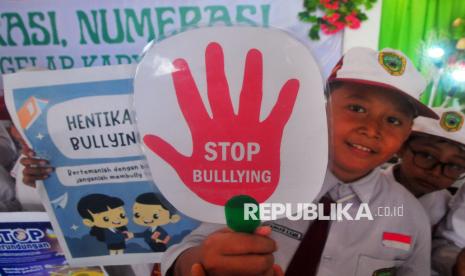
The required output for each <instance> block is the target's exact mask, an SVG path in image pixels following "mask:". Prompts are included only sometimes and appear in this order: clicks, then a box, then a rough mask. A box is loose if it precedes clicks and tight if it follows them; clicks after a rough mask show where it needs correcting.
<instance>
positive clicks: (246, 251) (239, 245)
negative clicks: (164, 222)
mask: <svg viewBox="0 0 465 276" xmlns="http://www.w3.org/2000/svg"><path fill="white" fill-rule="evenodd" d="M270 232H271V229H270V228H269V227H259V228H258V229H257V231H256V232H255V234H246V233H237V232H233V231H231V230H230V229H226V228H224V229H221V230H219V231H217V232H214V233H212V234H210V235H209V236H208V237H207V238H206V239H205V240H204V241H203V242H202V244H201V245H199V246H196V247H192V248H190V249H187V250H186V251H184V252H183V253H182V254H181V255H180V256H179V257H178V258H177V260H176V262H175V263H174V265H173V267H172V269H173V272H174V273H173V274H174V275H176V276H178V275H190V274H191V269H192V266H193V265H194V264H201V265H202V267H203V269H204V270H205V272H206V274H207V275H273V274H274V270H275V268H274V257H273V252H274V251H276V243H275V241H274V240H272V239H271V238H269V237H268V235H269V234H270Z"/></svg>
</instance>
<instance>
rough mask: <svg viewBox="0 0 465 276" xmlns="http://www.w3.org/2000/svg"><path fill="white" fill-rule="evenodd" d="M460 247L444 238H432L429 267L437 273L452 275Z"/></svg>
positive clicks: (446, 275)
mask: <svg viewBox="0 0 465 276" xmlns="http://www.w3.org/2000/svg"><path fill="white" fill-rule="evenodd" d="M459 253H460V248H459V247H457V246H456V245H454V244H453V243H451V242H450V241H448V240H445V239H434V240H433V250H432V253H431V267H432V269H433V271H434V272H435V273H437V275H441V276H453V273H452V269H453V267H454V265H455V262H456V260H457V256H458V254H459Z"/></svg>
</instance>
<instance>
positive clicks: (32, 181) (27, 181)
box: [23, 176, 36, 188]
mask: <svg viewBox="0 0 465 276" xmlns="http://www.w3.org/2000/svg"><path fill="white" fill-rule="evenodd" d="M23 183H24V184H26V185H27V186H29V187H32V188H35V187H36V179H35V178H32V177H29V176H24V177H23Z"/></svg>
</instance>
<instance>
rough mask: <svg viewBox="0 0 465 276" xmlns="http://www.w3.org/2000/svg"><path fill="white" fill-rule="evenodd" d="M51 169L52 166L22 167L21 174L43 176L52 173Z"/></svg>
mask: <svg viewBox="0 0 465 276" xmlns="http://www.w3.org/2000/svg"><path fill="white" fill-rule="evenodd" d="M52 171H53V169H52V168H38V167H30V166H27V167H24V170H23V174H24V175H27V176H30V177H34V176H37V177H40V178H41V177H44V176H48V175H49V174H50V173H52Z"/></svg>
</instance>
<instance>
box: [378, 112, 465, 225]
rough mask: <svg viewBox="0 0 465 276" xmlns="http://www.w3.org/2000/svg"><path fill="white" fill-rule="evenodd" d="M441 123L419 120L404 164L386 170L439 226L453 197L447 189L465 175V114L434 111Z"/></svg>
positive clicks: (405, 151)
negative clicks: (464, 120) (462, 129)
mask: <svg viewBox="0 0 465 276" xmlns="http://www.w3.org/2000/svg"><path fill="white" fill-rule="evenodd" d="M433 110H434V111H435V112H436V113H437V114H438V116H439V117H440V120H433V119H429V118H423V117H420V118H417V119H416V120H415V122H414V124H413V133H412V135H411V136H410V138H409V139H408V140H407V142H406V143H405V144H404V146H403V147H402V149H401V151H400V152H399V156H400V158H401V163H399V164H397V165H394V166H391V167H389V168H388V169H387V170H386V172H385V173H386V175H387V176H388V177H389V178H390V179H391V181H395V182H398V183H400V184H402V185H403V186H404V187H406V188H407V189H408V190H409V191H410V192H411V193H412V194H413V195H414V196H415V197H417V198H418V199H419V201H420V203H422V205H423V207H424V208H425V210H426V212H427V213H428V215H429V217H430V221H431V225H432V226H434V225H436V224H437V223H438V222H439V221H440V220H441V219H442V218H443V217H444V216H445V215H446V213H447V210H448V203H449V200H450V199H451V197H452V195H451V194H450V193H449V191H447V188H448V187H450V186H451V185H452V184H454V183H455V182H456V181H458V180H459V179H460V178H461V177H462V175H463V174H464V173H465V132H464V131H461V128H462V127H461V125H462V124H463V117H464V115H463V113H462V112H461V111H460V110H457V109H455V108H434V109H433Z"/></svg>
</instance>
